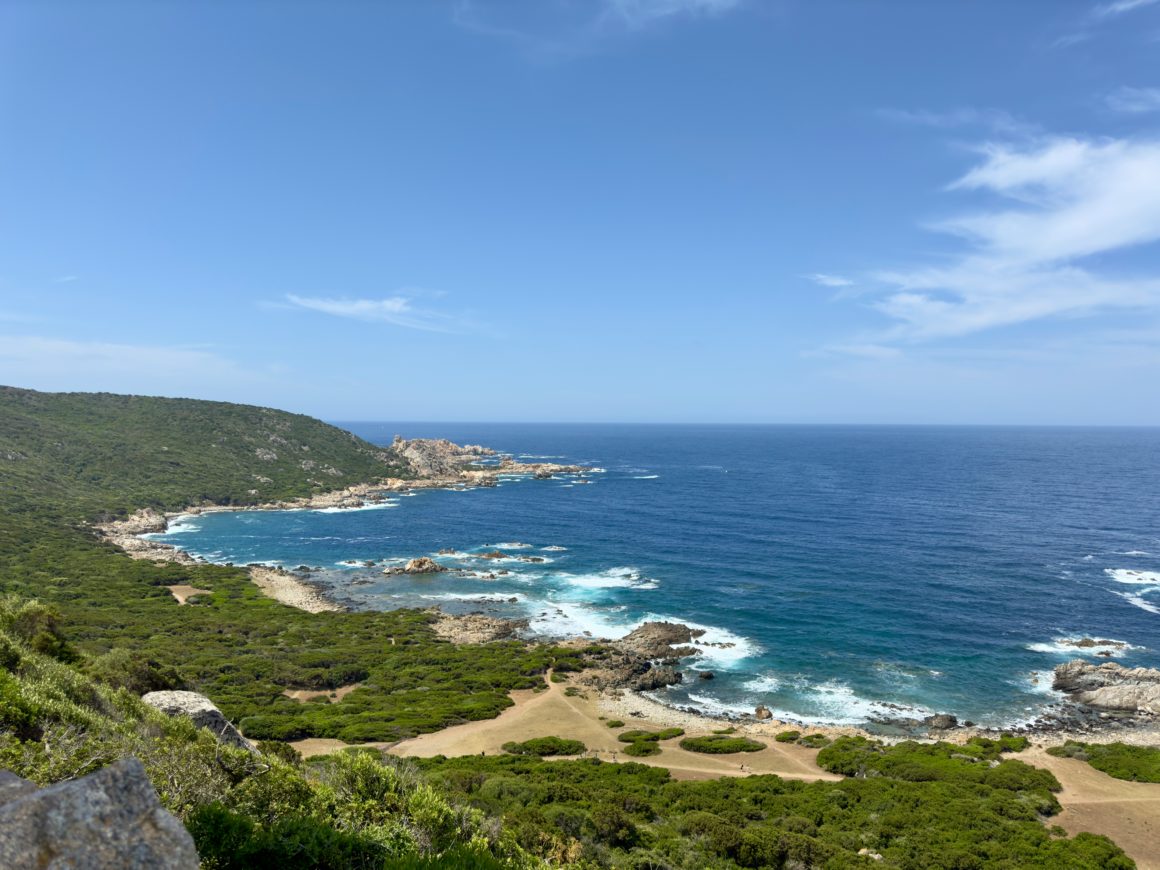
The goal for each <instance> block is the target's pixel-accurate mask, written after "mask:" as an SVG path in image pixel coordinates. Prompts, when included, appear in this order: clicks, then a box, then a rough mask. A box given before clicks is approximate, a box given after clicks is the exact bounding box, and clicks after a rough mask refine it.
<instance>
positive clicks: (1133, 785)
mask: <svg viewBox="0 0 1160 870" xmlns="http://www.w3.org/2000/svg"><path fill="white" fill-rule="evenodd" d="M1016 757H1017V758H1020V759H1022V760H1023V761H1026V762H1027V763H1029V764H1034V765H1036V766H1037V767H1044V768H1046V769H1047V770H1050V771H1051V772H1052V773H1054V774H1055V776H1056V778H1057V779H1059V782H1060V784H1061V785H1062V786H1063V791H1061V792H1060V793H1059V794H1058V795H1056V797H1058V798H1059V802H1060V803H1061V804H1063V812H1062V813H1060V814H1059V815H1058V816H1054V817H1053V818H1051V819H1049V820H1048V824H1054V825H1059V826H1060V827H1061V828H1063V829H1064V830H1065V831H1067V832H1068V833H1069V834H1078V833H1079V832H1080V831H1088V832H1089V833H1092V834H1104V835H1105V836H1107V837H1111V838H1112V840H1114V841H1115V843H1116V845H1117V846H1119V847H1120V848H1121V849H1123V850H1124V851H1125V852H1127V853H1128V855H1129V856H1130V857H1131V858H1132V859H1133V860H1134V861H1135V862H1136V866H1137V867H1138V868H1139V870H1160V783H1149V782H1126V781H1124V780H1122V779H1115V778H1114V777H1111V776H1108V775H1107V774H1106V773H1101V772H1100V771H1098V770H1096V769H1095V768H1094V767H1092V766H1091V765H1090V764H1088V763H1087V762H1084V761H1077V760H1076V759H1074V758H1056V757H1054V756H1052V755H1048V754H1047V753H1046V752H1045V751H1044V750H1043V749H1039V748H1035V749H1028V750H1027V751H1026V752H1023V753H1020V754H1019V755H1018V756H1016Z"/></svg>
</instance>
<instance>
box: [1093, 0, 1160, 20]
mask: <svg viewBox="0 0 1160 870" xmlns="http://www.w3.org/2000/svg"><path fill="white" fill-rule="evenodd" d="M1157 2H1160V0H1114V2H1112V3H1101V4H1100V5H1098V6H1096V7H1095V8H1094V9H1093V10H1092V16H1093V17H1095V18H1114V17H1115V16H1117V15H1123V14H1124V13H1126V12H1134V11H1135V10H1137V9H1143V8H1144V7H1145V6H1152V5H1154V4H1156V3H1157Z"/></svg>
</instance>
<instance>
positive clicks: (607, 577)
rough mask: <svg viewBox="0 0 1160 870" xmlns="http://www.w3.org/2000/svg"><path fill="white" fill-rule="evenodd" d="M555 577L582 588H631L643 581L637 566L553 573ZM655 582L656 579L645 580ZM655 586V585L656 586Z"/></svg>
mask: <svg viewBox="0 0 1160 870" xmlns="http://www.w3.org/2000/svg"><path fill="white" fill-rule="evenodd" d="M552 576H553V577H554V578H556V579H559V580H562V581H564V582H565V583H567V584H568V585H569V586H578V587H580V588H581V589H631V588H633V587H637V586H638V585H639V584H640V583H641V582H642V580H641V576H640V571H638V570H637V569H636V568H628V567H616V568H609V569H608V570H607V571H600V572H598V573H595V574H567V573H564V572H560V573H558V574H554V575H552ZM644 582H650V583H654V584H655V581H651V580H649V581H644ZM653 588H655V585H654V587H653Z"/></svg>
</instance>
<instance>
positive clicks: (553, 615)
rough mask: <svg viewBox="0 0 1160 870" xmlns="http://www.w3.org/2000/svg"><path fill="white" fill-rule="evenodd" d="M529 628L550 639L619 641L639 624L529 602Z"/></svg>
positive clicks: (560, 604) (567, 605)
mask: <svg viewBox="0 0 1160 870" xmlns="http://www.w3.org/2000/svg"><path fill="white" fill-rule="evenodd" d="M528 610H529V613H530V615H529V627H530V628H531V629H532V631H534V632H536V633H537V634H543V635H547V636H549V637H575V636H577V635H584V634H587V635H590V636H591V637H601V638H609V639H611V640H616V639H618V638H621V637H624V636H625V635H626V634H628V633H629V632H630V631H632V629H633V628H635V627H636V625H638V624H639V623H624V622H618V621H616V620H615V619H612V618H610V617H609V615H608V612H607V611H602V610H598V609H596V608H593V607H588V606H585V605H583V604H575V603H571V602H566V601H538V600H537V601H529V602H528Z"/></svg>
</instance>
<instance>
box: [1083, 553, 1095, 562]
mask: <svg viewBox="0 0 1160 870" xmlns="http://www.w3.org/2000/svg"><path fill="white" fill-rule="evenodd" d="M1094 559H1095V556H1093V555H1092V554H1091V553H1088V554H1087V555H1086V556H1084V557H1083V560H1084V561H1085V562H1091V561H1092V560H1094Z"/></svg>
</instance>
